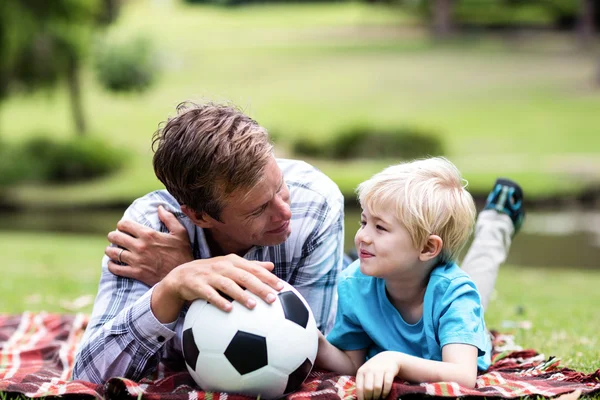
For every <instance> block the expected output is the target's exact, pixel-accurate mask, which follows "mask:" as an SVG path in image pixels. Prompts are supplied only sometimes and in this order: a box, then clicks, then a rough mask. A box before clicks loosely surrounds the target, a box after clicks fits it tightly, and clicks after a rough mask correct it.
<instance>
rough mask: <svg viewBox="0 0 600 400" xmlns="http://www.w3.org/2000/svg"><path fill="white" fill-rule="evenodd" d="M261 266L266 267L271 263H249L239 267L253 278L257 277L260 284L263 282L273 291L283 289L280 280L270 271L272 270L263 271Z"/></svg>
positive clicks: (263, 268)
mask: <svg viewBox="0 0 600 400" xmlns="http://www.w3.org/2000/svg"><path fill="white" fill-rule="evenodd" d="M244 261H245V260H244ZM263 264H264V265H268V264H271V263H267V262H260V261H251V262H249V263H244V264H242V265H240V267H241V268H242V269H244V270H246V271H248V272H249V273H251V274H252V275H254V276H255V277H257V278H258V279H259V280H260V281H261V282H264V283H266V284H267V285H269V286H271V287H272V288H273V289H275V290H277V291H279V290H281V289H283V282H281V279H279V278H278V277H277V275H275V274H273V273H272V272H271V270H272V269H273V268H270V269H265V267H264V266H263ZM253 293H254V292H253ZM256 294H258V293H256Z"/></svg>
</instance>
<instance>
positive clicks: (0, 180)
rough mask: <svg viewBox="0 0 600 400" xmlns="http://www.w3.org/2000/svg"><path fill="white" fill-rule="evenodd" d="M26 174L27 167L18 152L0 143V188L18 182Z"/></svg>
mask: <svg viewBox="0 0 600 400" xmlns="http://www.w3.org/2000/svg"><path fill="white" fill-rule="evenodd" d="M26 173H27V167H26V165H25V163H23V162H21V157H20V156H19V154H18V152H17V151H15V149H13V148H12V147H11V146H9V145H7V144H6V143H4V142H0V188H1V187H4V186H10V185H12V184H14V183H17V182H19V181H20V180H22V177H23V176H25V175H26Z"/></svg>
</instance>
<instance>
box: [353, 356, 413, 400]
mask: <svg viewBox="0 0 600 400" xmlns="http://www.w3.org/2000/svg"><path fill="white" fill-rule="evenodd" d="M401 356H402V353H398V352H395V351H384V352H382V353H379V354H377V355H376V356H375V357H373V358H371V359H369V361H367V362H366V363H364V364H363V365H362V366H361V367H360V368H359V369H358V372H357V373H356V395H357V397H358V400H377V399H379V398H385V397H387V395H388V394H389V393H390V391H391V390H392V383H393V382H394V378H395V377H396V376H397V375H398V373H399V372H400V368H401V362H400V358H401Z"/></svg>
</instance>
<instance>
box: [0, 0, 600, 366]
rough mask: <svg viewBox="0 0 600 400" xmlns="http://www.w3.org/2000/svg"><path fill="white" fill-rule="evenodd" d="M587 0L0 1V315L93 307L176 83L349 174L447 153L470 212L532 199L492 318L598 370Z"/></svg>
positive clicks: (597, 240)
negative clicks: (515, 185)
mask: <svg viewBox="0 0 600 400" xmlns="http://www.w3.org/2000/svg"><path fill="white" fill-rule="evenodd" d="M595 3H596V2H595V1H593V0H581V1H580V0H531V1H528V0H432V1H429V2H428V1H423V0H422V1H419V0H411V1H409V0H404V1H403V0H390V1H377V0H376V1H365V2H359V1H335V2H329V1H328V2H325V1H322V2H308V3H302V2H293V3H291V2H281V1H276V2H264V1H261V2H259V3H258V2H245V1H243V0H205V1H183V0H121V1H119V0H102V1H100V0H97V1H89V2H80V1H77V0H60V1H58V0H57V1H54V2H43V1H34V0H31V1H17V0H2V2H1V3H0V4H1V7H2V8H0V195H1V196H0V253H1V254H2V265H3V272H4V274H5V276H4V277H3V279H2V280H0V312H2V313H20V312H23V311H26V310H27V311H40V310H47V311H51V312H64V313H71V312H90V311H91V304H92V302H93V297H94V295H95V293H96V289H97V283H98V279H99V276H100V260H101V257H102V255H103V250H104V247H105V246H106V245H107V241H106V233H107V232H108V231H110V230H112V229H114V227H115V224H116V222H117V221H118V220H119V218H120V216H121V215H122V213H123V211H124V209H125V208H126V207H127V205H128V204H129V203H130V202H131V201H132V200H133V199H135V198H137V197H139V196H142V195H144V194H145V193H147V192H149V191H152V190H155V189H159V188H162V185H161V184H160V182H158V181H157V180H156V178H155V177H154V174H153V171H152V165H151V160H152V151H151V137H152V134H153V132H154V131H155V130H156V129H157V127H158V123H159V122H160V121H162V120H164V119H166V118H167V116H169V115H173V114H174V110H175V107H176V105H177V104H178V103H179V102H181V101H183V100H196V101H206V100H211V101H219V102H232V103H234V104H236V105H237V106H239V107H241V108H242V109H243V110H244V111H245V112H246V113H248V114H249V115H251V116H252V117H254V118H255V119H256V120H257V121H258V122H259V123H260V124H262V125H263V126H265V127H266V128H267V129H268V130H269V131H270V133H271V134H272V136H273V139H274V142H275V144H276V152H277V155H278V156H283V157H290V158H301V159H304V160H307V161H309V162H311V163H313V164H314V165H316V166H317V167H319V168H320V169H322V170H323V171H324V172H325V173H326V174H328V175H329V176H330V177H332V179H334V180H335V181H336V182H337V183H338V185H339V186H340V188H341V189H342V191H343V193H344V195H345V197H346V203H347V217H346V236H347V240H346V248H347V249H351V248H352V236H353V234H354V232H355V228H356V227H357V226H358V211H357V208H356V202H355V196H354V193H353V190H354V188H355V187H356V185H357V183H359V182H360V181H362V180H364V179H366V178H368V177H370V176H371V175H372V174H373V173H375V172H377V171H379V170H380V169H382V168H383V167H385V166H387V165H390V164H392V163H395V162H398V161H399V160H401V159H407V158H413V157H419V156H424V155H427V154H432V155H444V156H446V157H448V158H449V159H450V160H452V161H453V162H454V163H455V164H456V165H457V166H458V167H459V168H460V169H461V171H462V172H463V175H464V177H465V178H466V179H467V180H468V181H469V190H470V191H471V193H472V194H473V195H474V197H475V198H476V201H477V204H478V206H479V208H481V206H482V205H483V202H484V200H485V196H486V194H487V193H488V192H489V190H490V189H491V187H492V184H493V182H494V180H495V179H496V177H498V176H505V177H509V178H512V179H514V180H516V181H517V182H519V183H520V184H521V186H522V187H523V189H524V191H525V196H526V207H527V213H528V214H527V217H526V222H525V225H524V226H523V229H522V232H520V233H519V235H518V236H517V237H516V239H515V242H514V244H513V248H512V251H511V254H510V257H509V260H508V263H507V265H505V266H503V267H502V269H501V272H500V276H499V281H498V285H497V293H496V294H495V296H494V298H493V300H492V302H491V305H490V309H489V311H488V312H487V315H486V319H487V323H488V326H489V328H491V329H496V330H499V331H502V332H512V333H514V334H515V335H516V341H517V343H519V344H520V345H522V346H524V347H528V348H534V349H536V350H538V351H540V352H543V353H545V354H546V355H548V356H549V355H555V356H558V357H560V358H561V359H562V360H563V363H564V364H566V365H567V366H569V367H571V368H575V369H578V370H582V371H587V372H589V371H593V370H596V369H598V368H600V343H599V339H598V336H597V332H598V331H600V311H599V310H598V304H600V291H598V286H599V285H600V268H599V267H600V212H599V210H600V200H599V196H600V134H599V132H598V131H599V127H600V51H599V50H600V48H599V46H598V36H597V34H596V28H597V27H598V21H600V7H598V6H597V7H595Z"/></svg>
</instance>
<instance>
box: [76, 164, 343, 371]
mask: <svg viewBox="0 0 600 400" xmlns="http://www.w3.org/2000/svg"><path fill="white" fill-rule="evenodd" d="M278 164H279V166H280V168H281V169H282V171H283V175H284V178H285V182H286V184H287V185H288V187H289V189H290V197H291V211H292V220H291V227H292V233H291V235H290V236H289V237H288V239H287V240H286V241H285V242H284V243H282V244H280V245H277V246H263V247H258V246H255V247H253V248H251V249H250V250H249V251H248V253H246V254H245V256H244V258H246V259H248V260H262V261H271V262H273V263H274V264H275V268H274V270H273V273H274V274H275V275H277V276H278V277H279V278H281V279H283V280H285V281H287V282H289V283H290V284H291V285H293V286H294V287H295V288H296V289H298V291H300V293H302V295H303V296H304V297H305V298H306V300H307V301H308V303H309V304H310V306H311V309H312V311H313V313H314V315H315V319H316V321H317V326H318V327H319V329H320V330H321V331H323V332H327V331H329V330H330V329H331V327H332V326H333V321H334V318H335V314H336V307H337V291H336V281H337V277H338V273H339V272H340V271H341V269H342V265H343V238H344V228H343V220H344V203H343V197H342V194H341V193H340V191H339V189H338V187H337V186H336V185H335V183H333V181H331V180H330V179H329V178H328V177H327V176H325V175H324V174H323V173H321V172H320V171H318V170H317V169H315V168H314V167H312V166H310V165H309V164H306V163H304V162H301V161H292V160H281V159H279V160H278ZM159 205H163V206H164V207H165V208H166V209H168V210H170V211H172V212H173V213H174V214H175V215H176V216H177V218H178V219H179V221H180V222H181V223H182V224H183V225H184V226H185V227H186V228H187V231H188V234H189V237H190V243H191V245H192V248H193V252H194V258H195V259H203V258H210V250H209V248H208V246H207V243H206V239H205V236H204V232H203V230H202V229H201V228H199V227H198V226H196V225H194V224H193V223H192V222H191V221H190V220H189V219H188V218H187V217H186V216H185V215H184V214H183V213H182V212H181V209H180V207H179V204H178V203H177V201H176V200H175V198H173V196H171V195H170V194H169V193H168V192H167V191H165V190H161V191H156V192H153V193H150V194H148V195H146V196H144V197H142V198H140V199H138V200H136V201H135V202H134V203H133V204H132V205H131V206H130V207H129V208H128V209H127V211H125V216H124V218H128V219H132V220H134V221H136V222H138V223H141V224H143V225H146V226H149V227H152V228H153V229H156V230H158V231H162V232H166V231H167V229H166V227H165V226H164V225H163V224H162V223H161V222H160V220H159V218H158V211H157V210H158V206H159ZM107 262H108V258H107V257H106V256H105V257H104V259H103V260H102V276H101V278H100V284H99V288H98V295H97V297H96V301H95V303H94V309H93V311H92V315H91V317H90V322H89V325H88V327H87V330H86V333H85V336H84V338H83V341H82V344H81V346H80V347H79V350H78V352H77V356H76V360H75V365H74V370H73V379H82V380H87V381H90V382H95V383H103V382H105V381H107V380H108V379H109V378H111V377H114V376H120V377H126V378H129V379H132V380H139V379H141V378H143V377H145V376H147V375H148V374H149V373H152V372H154V371H155V370H156V369H157V367H158V366H159V364H160V363H161V362H162V363H163V364H164V365H167V366H168V367H169V368H170V369H185V367H184V366H185V364H184V361H183V355H182V351H181V332H182V327H183V320H184V317H185V312H186V310H185V309H184V310H182V312H181V313H180V315H179V318H178V319H177V321H175V322H173V323H171V324H162V323H160V322H159V321H158V320H157V319H156V318H155V317H154V315H153V313H152V311H151V309H150V298H151V296H152V288H149V287H148V286H146V285H144V284H143V283H141V282H139V281H136V280H133V279H128V278H123V277H119V276H115V275H113V274H112V273H110V272H109V271H108V266H107Z"/></svg>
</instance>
